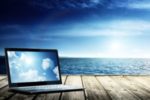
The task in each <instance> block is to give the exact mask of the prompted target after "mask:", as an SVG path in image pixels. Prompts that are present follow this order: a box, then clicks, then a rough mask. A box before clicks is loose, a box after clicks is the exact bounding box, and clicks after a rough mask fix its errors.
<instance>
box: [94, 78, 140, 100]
mask: <svg viewBox="0 0 150 100" xmlns="http://www.w3.org/2000/svg"><path fill="white" fill-rule="evenodd" d="M97 78H98V80H99V81H100V82H101V84H102V85H103V86H104V88H105V89H106V90H107V91H108V93H109V95H110V96H111V98H112V100H140V98H138V97H137V96H136V95H133V94H131V92H130V91H128V90H127V89H125V88H123V87H122V86H120V85H119V84H118V83H116V82H115V81H114V80H113V79H112V78H110V77H109V76H98V77H97Z"/></svg>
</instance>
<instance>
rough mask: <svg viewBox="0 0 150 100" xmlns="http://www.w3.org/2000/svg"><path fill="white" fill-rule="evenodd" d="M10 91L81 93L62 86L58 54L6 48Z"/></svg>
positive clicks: (55, 52) (50, 51) (71, 87)
mask: <svg viewBox="0 0 150 100" xmlns="http://www.w3.org/2000/svg"><path fill="white" fill-rule="evenodd" d="M5 56H6V66H7V72H8V82H9V87H10V90H12V91H17V92H22V93H50V92H52V93H54V92H68V91H82V90H84V88H82V87H77V86H70V85H62V80H61V73H60V64H59V58H58V52H57V50H54V49H26V48H6V49H5Z"/></svg>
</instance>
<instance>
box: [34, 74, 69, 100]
mask: <svg viewBox="0 0 150 100" xmlns="http://www.w3.org/2000/svg"><path fill="white" fill-rule="evenodd" d="M66 78H67V76H62V83H63V84H64V83H65V81H66ZM60 95H61V93H49V94H40V95H38V96H37V97H36V98H35V99H34V100H59V98H60Z"/></svg>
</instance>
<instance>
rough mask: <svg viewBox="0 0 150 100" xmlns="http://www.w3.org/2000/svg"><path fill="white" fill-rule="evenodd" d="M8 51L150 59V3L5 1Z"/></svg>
mask: <svg viewBox="0 0 150 100" xmlns="http://www.w3.org/2000/svg"><path fill="white" fill-rule="evenodd" d="M0 14H1V15H0V54H1V55H3V54H4V48H7V47H15V48H16V47H17V48H18V47H19V48H56V49H58V50H59V55H60V56H61V57H111V58H150V45H149V43H150V1H149V0H2V1H1V3H0Z"/></svg>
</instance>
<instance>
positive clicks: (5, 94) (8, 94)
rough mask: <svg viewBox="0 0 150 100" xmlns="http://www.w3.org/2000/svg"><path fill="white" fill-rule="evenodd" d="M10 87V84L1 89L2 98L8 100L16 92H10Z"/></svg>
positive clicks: (0, 95)
mask: <svg viewBox="0 0 150 100" xmlns="http://www.w3.org/2000/svg"><path fill="white" fill-rule="evenodd" d="M8 89H9V87H8V85H7V86H6V87H3V88H2V89H0V100H6V99H8V98H10V97H12V96H13V95H15V94H14V93H12V92H9V91H8Z"/></svg>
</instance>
